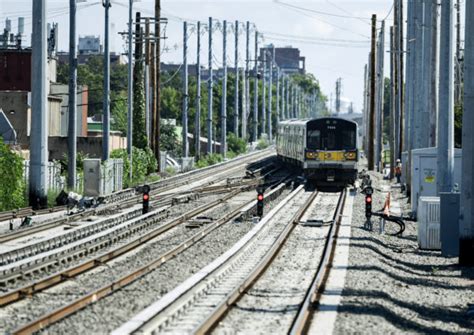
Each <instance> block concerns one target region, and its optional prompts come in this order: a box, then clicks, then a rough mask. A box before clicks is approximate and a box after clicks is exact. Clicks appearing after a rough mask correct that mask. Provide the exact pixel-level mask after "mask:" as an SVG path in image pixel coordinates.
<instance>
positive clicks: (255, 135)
mask: <svg viewBox="0 0 474 335" xmlns="http://www.w3.org/2000/svg"><path fill="white" fill-rule="evenodd" d="M253 72H254V74H253V75H254V87H253V90H254V94H253V138H252V142H257V139H258V31H256V32H255V66H254V68H253Z"/></svg>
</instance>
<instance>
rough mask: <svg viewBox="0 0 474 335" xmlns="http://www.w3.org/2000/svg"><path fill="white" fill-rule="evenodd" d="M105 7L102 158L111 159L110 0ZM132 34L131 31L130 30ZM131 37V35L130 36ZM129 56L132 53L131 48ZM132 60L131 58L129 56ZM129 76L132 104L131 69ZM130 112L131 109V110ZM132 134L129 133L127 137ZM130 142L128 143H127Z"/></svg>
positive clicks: (105, 2) (104, 4)
mask: <svg viewBox="0 0 474 335" xmlns="http://www.w3.org/2000/svg"><path fill="white" fill-rule="evenodd" d="M102 4H103V6H104V7H105V31H104V107H103V118H102V160H103V161H106V160H108V159H109V155H110V153H109V150H110V149H109V136H110V55H109V9H110V6H111V5H110V0H104V1H103V2H102ZM129 35H130V31H129ZM129 39H130V36H129ZM128 56H129V57H131V53H130V50H129V55H128ZM129 62H130V58H129ZM128 77H129V94H128V99H129V104H130V92H131V85H130V78H131V71H130V69H129V71H128ZM129 113H130V111H129ZM129 136H130V134H127V138H128V137H129ZM127 144H128V143H127ZM130 170H131V168H130Z"/></svg>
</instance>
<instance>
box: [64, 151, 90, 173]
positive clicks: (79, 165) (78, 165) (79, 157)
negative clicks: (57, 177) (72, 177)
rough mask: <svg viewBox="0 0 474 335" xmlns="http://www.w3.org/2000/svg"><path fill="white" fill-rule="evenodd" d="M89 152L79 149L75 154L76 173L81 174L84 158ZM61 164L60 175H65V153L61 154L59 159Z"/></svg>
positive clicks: (66, 164) (86, 157)
mask: <svg viewBox="0 0 474 335" xmlns="http://www.w3.org/2000/svg"><path fill="white" fill-rule="evenodd" d="M88 158H89V154H86V153H83V152H82V151H79V152H78V153H77V155H76V171H77V173H78V174H81V173H82V172H83V170H84V159H88ZM59 163H60V164H61V174H62V175H64V176H65V175H67V169H68V157H67V153H64V154H63V157H62V158H61V160H60V161H59Z"/></svg>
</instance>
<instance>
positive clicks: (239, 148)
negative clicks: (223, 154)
mask: <svg viewBox="0 0 474 335" xmlns="http://www.w3.org/2000/svg"><path fill="white" fill-rule="evenodd" d="M227 147H228V149H229V151H232V152H233V153H235V154H236V155H241V154H244V153H246V152H247V143H246V142H245V140H244V139H242V138H239V137H237V136H236V135H235V134H233V133H230V134H229V136H227Z"/></svg>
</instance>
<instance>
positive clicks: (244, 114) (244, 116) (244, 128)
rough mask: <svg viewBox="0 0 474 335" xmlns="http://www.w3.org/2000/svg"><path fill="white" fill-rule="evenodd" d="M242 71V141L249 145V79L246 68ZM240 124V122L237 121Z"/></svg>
mask: <svg viewBox="0 0 474 335" xmlns="http://www.w3.org/2000/svg"><path fill="white" fill-rule="evenodd" d="M241 71H242V74H241V75H242V78H243V80H242V99H241V100H240V101H241V104H242V106H241V108H242V113H240V115H241V116H242V122H241V127H242V139H243V140H244V141H245V143H247V115H248V105H247V101H248V100H247V93H248V90H247V84H248V83H247V79H246V77H245V75H246V74H245V68H242V69H241ZM237 122H238V121H237Z"/></svg>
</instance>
